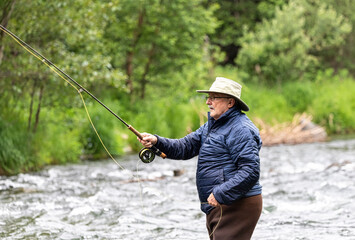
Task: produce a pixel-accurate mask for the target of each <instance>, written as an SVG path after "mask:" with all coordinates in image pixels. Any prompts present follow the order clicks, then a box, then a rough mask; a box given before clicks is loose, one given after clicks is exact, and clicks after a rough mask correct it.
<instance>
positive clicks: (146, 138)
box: [137, 133, 158, 148]
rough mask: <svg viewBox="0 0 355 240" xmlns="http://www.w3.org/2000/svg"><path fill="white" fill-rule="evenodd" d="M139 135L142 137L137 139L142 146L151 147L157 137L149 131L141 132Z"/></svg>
mask: <svg viewBox="0 0 355 240" xmlns="http://www.w3.org/2000/svg"><path fill="white" fill-rule="evenodd" d="M141 135H142V137H143V139H139V138H137V139H138V141H139V142H140V143H141V144H142V145H143V146H144V147H147V148H151V147H152V146H153V145H155V144H156V143H157V141H158V138H157V137H156V136H154V135H152V134H150V133H142V134H141Z"/></svg>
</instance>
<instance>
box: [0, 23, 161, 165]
mask: <svg viewBox="0 0 355 240" xmlns="http://www.w3.org/2000/svg"><path fill="white" fill-rule="evenodd" d="M0 29H1V30H2V31H3V32H5V33H6V34H8V35H9V36H11V37H12V38H13V39H14V40H15V41H16V42H17V43H18V44H20V45H21V46H22V47H23V48H25V49H26V50H27V51H28V52H30V53H31V54H32V55H34V56H35V57H36V58H38V59H39V60H40V61H41V62H43V63H44V64H45V65H47V66H48V67H49V68H51V69H52V70H53V71H54V72H56V73H57V74H58V75H59V76H61V77H62V78H63V75H64V76H65V77H66V78H67V79H69V80H70V81H71V82H72V83H73V84H75V85H76V86H77V87H79V89H77V90H78V92H79V93H80V92H85V93H87V94H88V95H89V96H90V97H91V98H93V99H94V100H95V101H96V102H98V103H99V104H100V105H101V106H102V107H104V108H105V109H106V110H107V111H109V112H110V113H111V114H112V115H113V116H115V117H116V118H117V119H118V120H120V121H121V122H122V123H123V124H124V125H125V126H126V127H127V128H128V129H129V130H130V131H131V132H133V133H134V134H135V135H136V136H137V137H138V138H139V139H141V140H142V139H143V136H142V134H141V133H140V132H138V131H137V130H136V129H135V128H134V127H133V126H132V125H129V124H128V123H127V122H125V121H124V120H123V119H122V118H121V117H119V116H118V115H117V114H116V113H114V112H113V111H112V110H111V109H110V108H109V107H107V106H106V105H105V104H103V103H102V102H101V101H100V100H99V99H98V98H97V97H95V96H94V95H93V94H92V93H90V92H89V91H88V90H86V89H85V88H84V87H83V86H81V85H80V84H79V83H78V82H77V81H75V80H74V79H73V78H71V77H70V76H69V75H68V74H66V73H65V72H64V71H62V70H61V69H60V68H58V67H57V66H56V65H55V64H54V63H52V62H51V61H49V60H48V59H47V58H45V57H44V56H43V55H42V54H40V53H39V52H38V51H36V50H35V49H33V48H32V47H31V46H30V45H28V44H27V43H26V42H24V41H23V40H22V39H20V38H19V37H18V36H16V35H15V34H13V33H12V32H10V31H9V30H8V29H7V28H5V27H4V26H2V25H1V24H0ZM53 68H54V69H53ZM58 72H59V73H61V74H62V75H60V74H59V73H58ZM63 79H64V78H63ZM64 80H66V79H64ZM66 81H67V80H66ZM75 89H76V88H75ZM155 155H158V156H160V157H162V158H166V154H165V153H163V152H161V151H160V150H159V149H158V148H157V147H155V146H152V147H151V148H147V147H144V148H142V149H141V150H140V152H139V158H140V159H141V160H142V162H144V163H150V162H152V161H153V160H154V158H155Z"/></svg>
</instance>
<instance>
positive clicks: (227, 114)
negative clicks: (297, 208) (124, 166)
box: [140, 77, 262, 240]
mask: <svg viewBox="0 0 355 240" xmlns="http://www.w3.org/2000/svg"><path fill="white" fill-rule="evenodd" d="M241 89H242V87H241V85H240V84H238V83H237V82H235V81H233V80H230V79H227V78H222V77H217V78H216V80H215V81H214V83H213V84H212V86H211V88H210V89H209V90H198V91H197V92H200V93H207V94H208V96H206V104H207V105H208V107H209V109H210V112H209V114H208V121H207V122H206V123H205V124H204V125H203V126H201V127H200V128H199V129H197V130H196V131H195V132H192V133H190V134H188V135H187V136H185V137H184V138H181V139H168V138H163V137H160V136H158V135H151V134H147V133H144V134H142V135H143V139H142V140H140V142H141V143H142V144H143V145H144V146H145V147H151V146H152V145H155V146H156V147H157V148H159V149H160V150H162V151H163V152H164V153H166V154H167V156H168V158H170V159H190V158H192V157H194V156H197V155H199V157H198V165H197V173H196V184H197V190H198V193H199V198H200V202H201V210H202V211H203V212H204V213H206V216H207V217H206V225H207V229H208V232H209V236H210V239H220V240H222V239H223V240H228V239H231V240H232V239H233V240H235V239H250V238H251V236H252V234H253V231H254V228H255V226H256V224H257V222H258V219H259V217H260V214H261V210H262V197H261V185H260V184H259V172H260V159H259V151H260V148H261V139H260V136H259V131H258V129H257V128H256V127H255V126H254V124H253V123H252V122H251V121H250V120H249V118H248V117H247V116H246V115H245V114H244V113H243V111H248V110H249V107H248V106H247V105H246V104H245V103H244V102H243V101H242V100H241V97H240V96H241ZM221 214H222V217H221Z"/></svg>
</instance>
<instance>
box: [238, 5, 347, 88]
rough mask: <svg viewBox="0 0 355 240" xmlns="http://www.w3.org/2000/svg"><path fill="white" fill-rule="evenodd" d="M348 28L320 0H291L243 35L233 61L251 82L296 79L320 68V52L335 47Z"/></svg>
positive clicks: (345, 21) (337, 15)
mask: <svg viewBox="0 0 355 240" xmlns="http://www.w3.org/2000/svg"><path fill="white" fill-rule="evenodd" d="M350 31H351V25H350V24H349V22H348V21H347V19H346V18H344V17H343V16H342V15H340V14H337V13H336V12H335V10H334V9H333V8H332V7H330V6H328V5H326V4H324V3H323V2H321V1H318V0H317V1H310V0H309V1H308V0H304V1H291V2H290V3H289V4H288V5H286V6H284V7H283V8H281V9H278V10H277V11H276V14H275V18H274V19H272V20H267V21H264V22H263V23H261V24H259V25H258V26H257V28H256V31H255V32H247V33H246V34H245V35H244V37H243V38H242V39H241V41H242V50H241V51H240V54H239V56H238V58H237V60H236V63H237V64H238V66H239V67H240V69H241V70H242V71H244V72H246V73H247V74H248V78H252V79H254V80H255V81H261V82H268V83H272V84H274V83H280V82H282V81H295V80H300V79H302V78H304V77H305V74H312V73H315V70H317V69H320V68H321V67H322V64H321V63H323V57H324V55H323V54H324V52H326V51H327V50H328V49H330V48H339V47H340V46H341V44H343V43H344V37H345V36H346V35H347V34H348V33H349V32H350Z"/></svg>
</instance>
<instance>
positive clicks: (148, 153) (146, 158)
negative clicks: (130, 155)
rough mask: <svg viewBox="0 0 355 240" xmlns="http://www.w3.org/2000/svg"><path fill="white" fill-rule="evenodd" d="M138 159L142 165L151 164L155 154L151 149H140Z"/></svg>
mask: <svg viewBox="0 0 355 240" xmlns="http://www.w3.org/2000/svg"><path fill="white" fill-rule="evenodd" d="M139 158H140V159H141V160H142V162H144V163H151V162H153V160H154V158H155V152H154V151H153V149H151V148H147V147H145V148H142V149H141V150H140V151H139Z"/></svg>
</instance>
